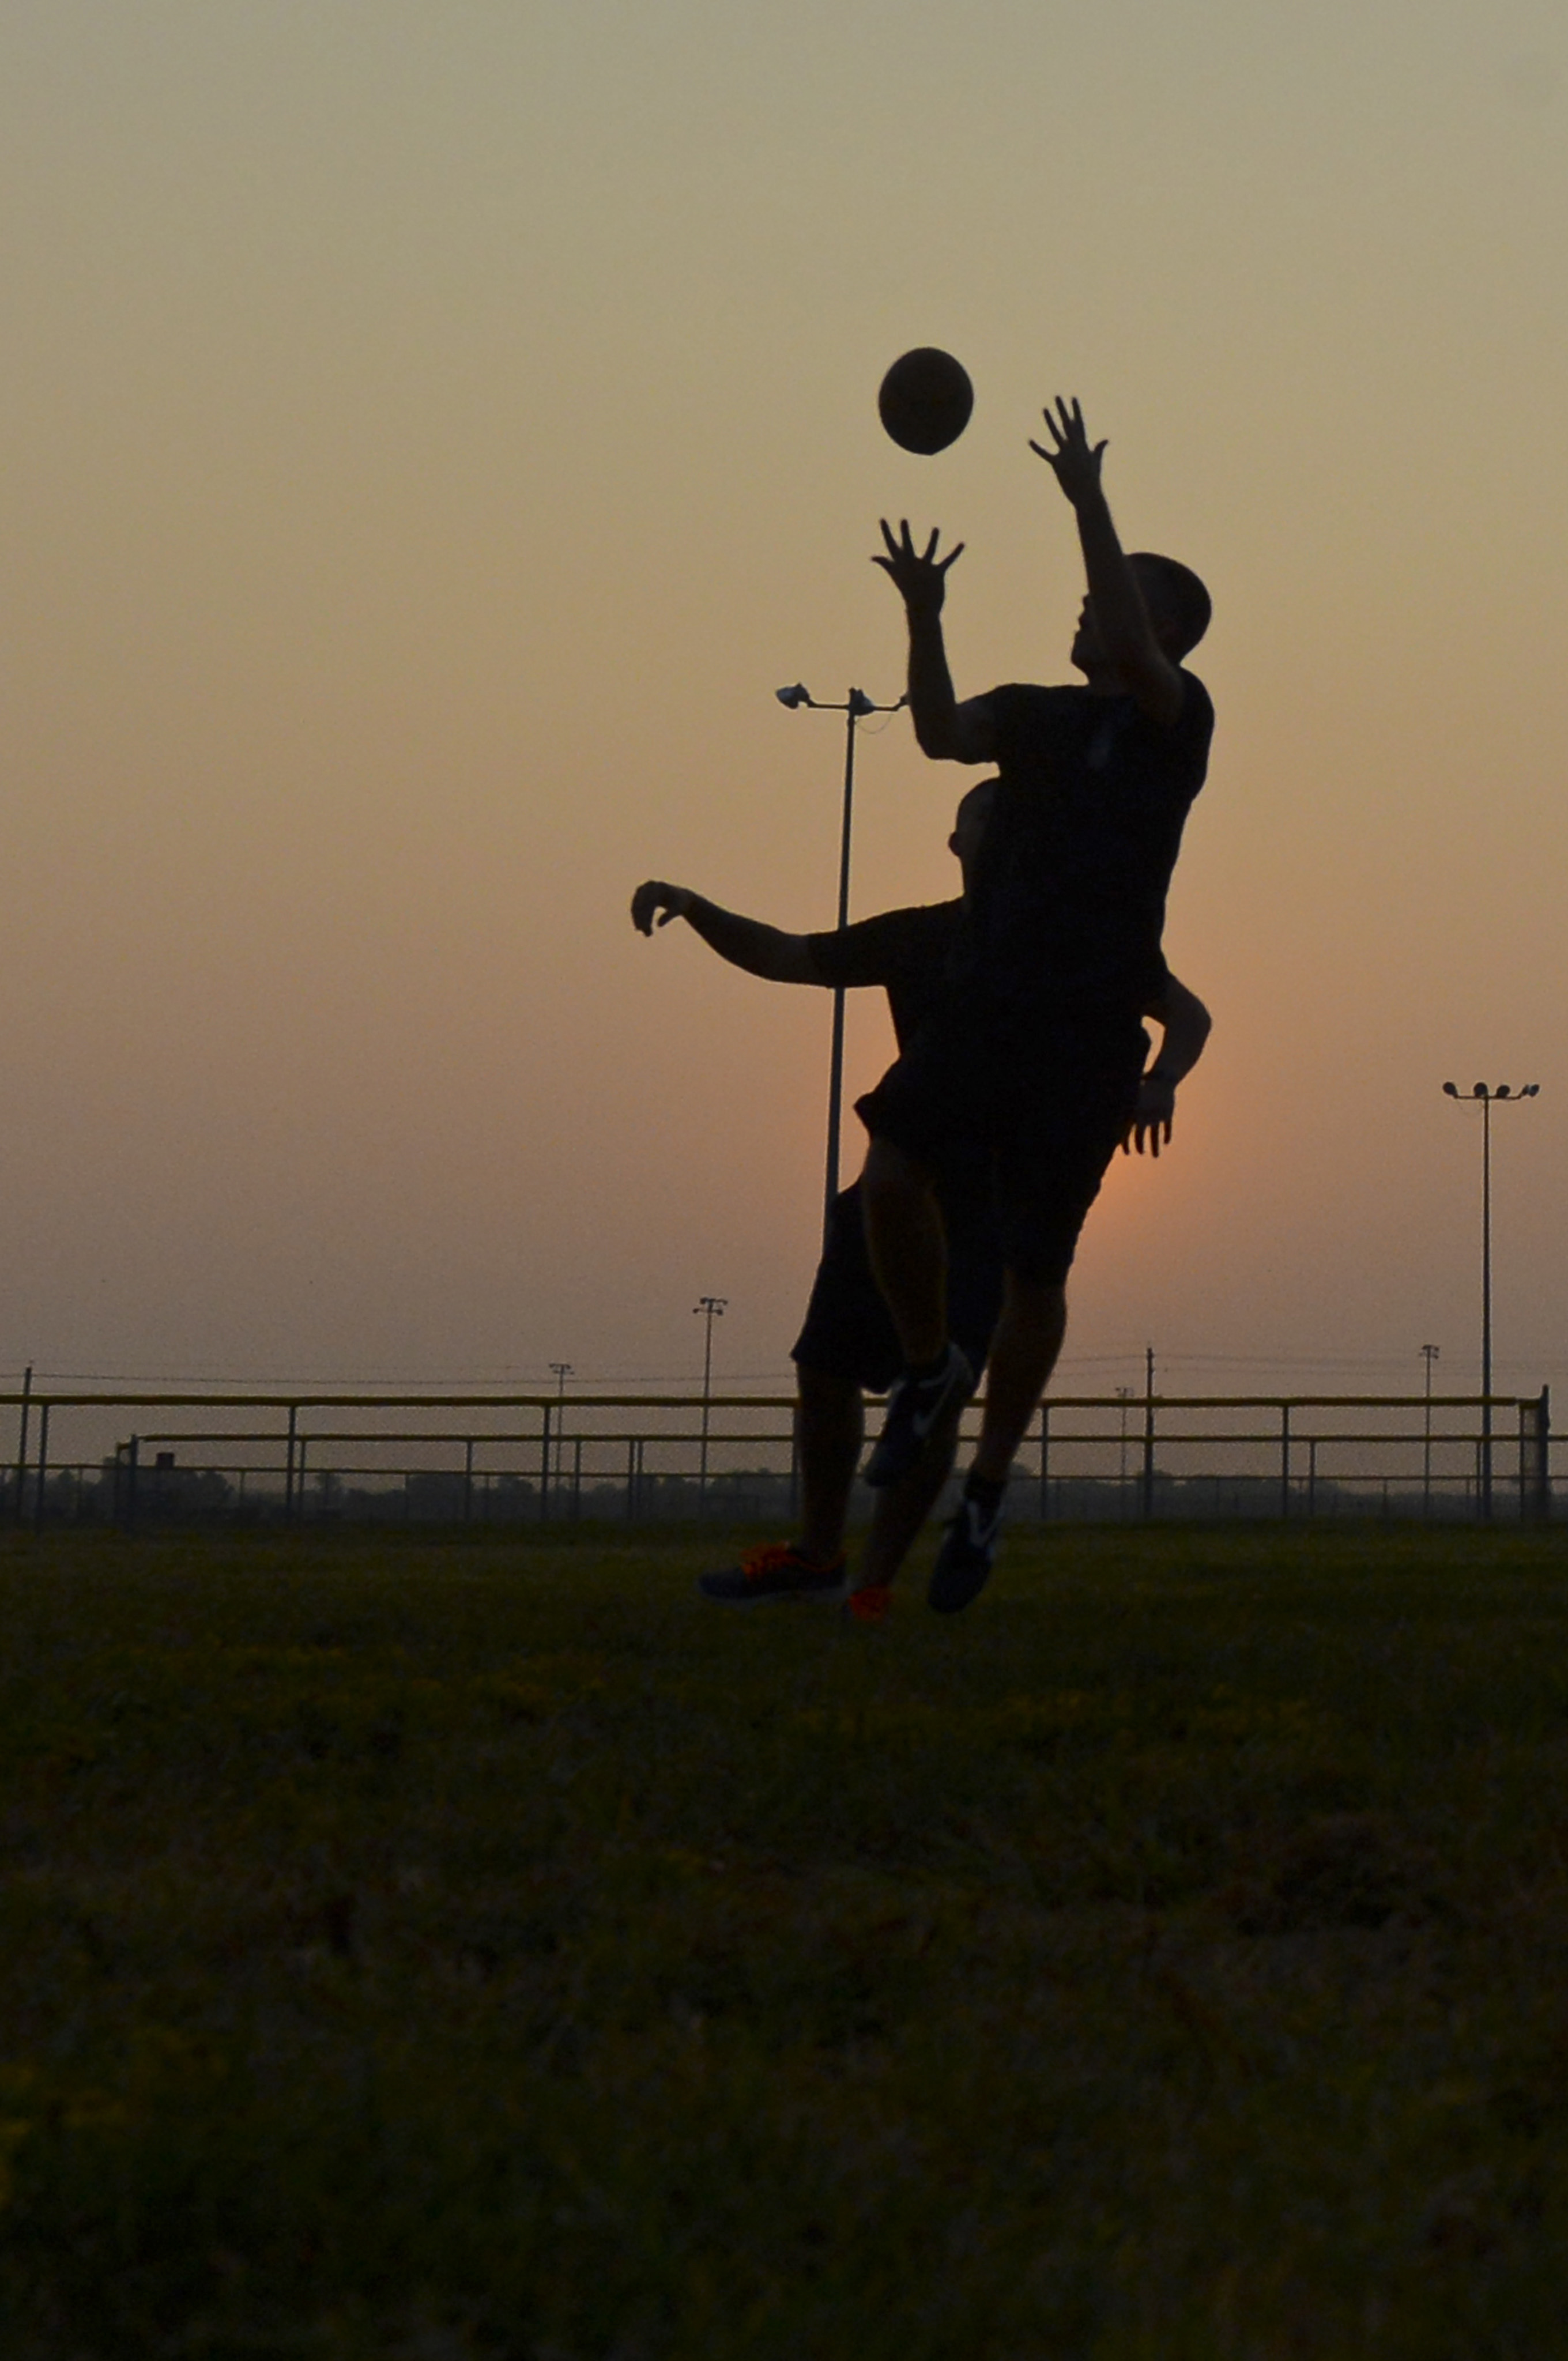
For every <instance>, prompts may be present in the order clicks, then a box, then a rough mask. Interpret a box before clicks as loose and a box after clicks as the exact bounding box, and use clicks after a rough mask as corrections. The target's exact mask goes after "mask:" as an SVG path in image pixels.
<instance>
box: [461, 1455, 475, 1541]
mask: <svg viewBox="0 0 1568 2361" xmlns="http://www.w3.org/2000/svg"><path fill="white" fill-rule="evenodd" d="M473 1513H474V1438H473V1436H472V1435H471V1434H470V1435H468V1436H466V1438H465V1440H464V1444H463V1522H464V1523H465V1524H466V1523H467V1522H468V1521H469V1519H470V1518H471V1517H472V1516H473Z"/></svg>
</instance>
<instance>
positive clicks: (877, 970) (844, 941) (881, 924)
mask: <svg viewBox="0 0 1568 2361" xmlns="http://www.w3.org/2000/svg"><path fill="white" fill-rule="evenodd" d="M963 910H964V906H963V904H962V903H961V902H927V903H924V904H921V905H920V906H917V907H916V908H914V909H910V910H884V911H883V913H882V915H881V917H876V918H861V919H858V920H857V921H856V923H855V924H854V926H852V927H846V928H844V930H843V932H842V934H838V933H833V934H821V935H808V936H807V937H806V942H807V945H808V946H809V949H810V952H811V963H812V965H813V967H815V968H816V970H817V974H818V976H819V977H820V978H821V980H822V982H823V983H827V984H843V985H845V986H846V987H848V988H850V989H853V988H855V987H857V986H862V985H867V984H880V985H881V986H882V987H883V991H884V992H885V993H886V994H887V1005H888V1007H889V1010H890V1011H891V1013H892V1016H893V1029H894V1034H895V1035H896V1037H897V1039H898V1046H899V1048H900V1049H903V1048H904V1047H905V1044H906V1043H907V1042H909V1041H910V1040H911V1039H913V1038H914V1036H915V1035H916V1033H917V1032H918V1031H919V1029H920V1027H921V1026H922V1025H923V1024H924V1023H925V1021H926V1019H927V1016H929V1015H930V1014H931V1011H932V1009H933V1008H934V1007H935V1005H936V1004H937V1002H938V1000H939V999H940V997H941V994H942V991H943V987H944V985H945V983H946V981H947V970H948V954H949V953H950V952H951V950H952V949H953V946H954V944H955V943H956V942H957V940H958V936H959V922H960V920H961V919H962V917H963Z"/></svg>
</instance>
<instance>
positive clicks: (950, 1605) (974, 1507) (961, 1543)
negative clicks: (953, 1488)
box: [926, 1492, 1002, 1615]
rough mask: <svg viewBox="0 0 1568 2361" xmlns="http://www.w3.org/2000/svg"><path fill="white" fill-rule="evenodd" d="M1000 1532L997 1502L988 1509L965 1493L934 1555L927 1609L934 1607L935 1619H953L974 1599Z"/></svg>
mask: <svg viewBox="0 0 1568 2361" xmlns="http://www.w3.org/2000/svg"><path fill="white" fill-rule="evenodd" d="M1001 1532H1002V1502H1001V1500H1000V1499H998V1500H997V1501H996V1502H995V1504H994V1506H992V1507H991V1508H989V1509H988V1508H984V1507H982V1506H981V1502H980V1501H979V1500H977V1499H974V1498H973V1497H972V1496H971V1495H970V1493H968V1492H966V1493H965V1494H964V1496H963V1498H962V1499H960V1500H959V1510H958V1514H957V1516H956V1517H954V1519H953V1521H952V1522H951V1523H950V1524H949V1525H948V1531H947V1534H946V1537H945V1538H944V1540H943V1543H942V1546H941V1548H940V1549H939V1550H938V1552H937V1563H936V1565H934V1566H933V1567H932V1568H931V1581H930V1587H928V1589H927V1593H926V1604H927V1607H934V1608H935V1609H936V1610H937V1612H938V1615H956V1614H957V1613H958V1612H959V1609H960V1608H964V1607H967V1606H968V1605H969V1603H970V1599H972V1598H979V1597H980V1594H981V1591H982V1590H983V1589H984V1588H985V1586H986V1584H987V1582H988V1581H989V1580H990V1578H991V1569H992V1566H993V1565H994V1564H995V1563H996V1544H997V1541H998V1539H999V1537H1000V1535H1001Z"/></svg>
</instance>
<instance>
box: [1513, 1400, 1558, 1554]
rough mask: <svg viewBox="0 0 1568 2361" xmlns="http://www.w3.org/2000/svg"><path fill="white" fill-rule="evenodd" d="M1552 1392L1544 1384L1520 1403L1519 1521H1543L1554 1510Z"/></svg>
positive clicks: (1533, 1523) (1530, 1522)
mask: <svg viewBox="0 0 1568 2361" xmlns="http://www.w3.org/2000/svg"><path fill="white" fill-rule="evenodd" d="M1551 1451H1552V1396H1551V1392H1550V1389H1548V1388H1547V1387H1545V1386H1542V1388H1541V1392H1540V1394H1539V1395H1538V1396H1537V1397H1536V1399H1535V1400H1533V1401H1521V1402H1520V1404H1519V1522H1520V1524H1529V1525H1543V1524H1545V1523H1546V1521H1547V1520H1548V1518H1549V1517H1550V1516H1551V1514H1552V1478H1551V1471H1550V1461H1551Z"/></svg>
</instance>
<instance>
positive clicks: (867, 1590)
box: [845, 1582, 893, 1623]
mask: <svg viewBox="0 0 1568 2361" xmlns="http://www.w3.org/2000/svg"><path fill="white" fill-rule="evenodd" d="M845 1604H846V1606H847V1607H848V1608H849V1610H850V1614H851V1615H852V1616H853V1617H854V1619H855V1620H856V1622H857V1623H885V1622H886V1621H887V1619H888V1613H889V1610H890V1609H891V1608H892V1606H893V1593H892V1591H891V1590H890V1589H889V1588H888V1587H887V1585H886V1583H885V1582H865V1583H862V1584H861V1587H860V1588H859V1590H851V1591H850V1596H849V1598H848V1599H847V1600H846V1601H845Z"/></svg>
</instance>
